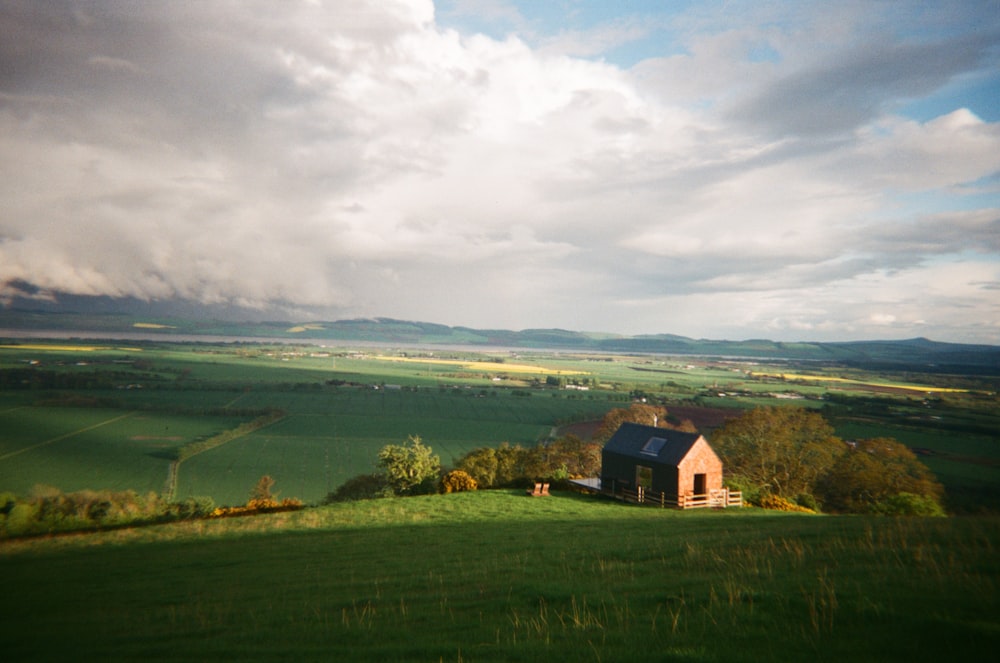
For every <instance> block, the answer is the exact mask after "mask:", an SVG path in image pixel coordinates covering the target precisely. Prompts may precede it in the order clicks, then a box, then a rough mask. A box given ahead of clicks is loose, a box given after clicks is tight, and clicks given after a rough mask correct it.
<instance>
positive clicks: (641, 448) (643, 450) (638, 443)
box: [604, 423, 701, 465]
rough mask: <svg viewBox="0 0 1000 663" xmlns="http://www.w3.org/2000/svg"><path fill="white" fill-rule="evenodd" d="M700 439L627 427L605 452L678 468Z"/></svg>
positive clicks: (643, 427)
mask: <svg viewBox="0 0 1000 663" xmlns="http://www.w3.org/2000/svg"><path fill="white" fill-rule="evenodd" d="M700 438H701V435H699V434H698V433H683V432H681V431H677V430H672V429H670V428H655V427H653V426H643V425H641V424H632V423H624V424H622V425H621V426H620V427H619V428H618V430H617V431H615V434H614V435H612V436H611V439H610V440H608V442H607V444H605V445H604V450H605V451H610V452H612V453H617V454H621V455H623V456H631V457H633V458H639V459H645V460H653V461H658V462H660V463H664V464H666V465H679V464H680V462H681V461H682V460H684V457H685V456H687V454H688V452H689V451H691V447H693V446H694V444H695V442H697V441H698V440H699V439H700Z"/></svg>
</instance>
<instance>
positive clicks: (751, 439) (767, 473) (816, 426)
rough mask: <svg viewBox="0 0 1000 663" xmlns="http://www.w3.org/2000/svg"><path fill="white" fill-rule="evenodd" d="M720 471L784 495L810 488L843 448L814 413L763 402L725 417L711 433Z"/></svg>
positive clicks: (795, 493)
mask: <svg viewBox="0 0 1000 663" xmlns="http://www.w3.org/2000/svg"><path fill="white" fill-rule="evenodd" d="M712 442H713V446H714V447H715V449H716V451H718V453H719V455H720V456H721V458H722V462H723V465H724V467H725V471H726V474H727V475H728V476H730V477H734V478H738V479H739V480H741V481H742V482H747V483H749V484H751V485H753V486H755V487H757V488H759V489H760V490H762V491H763V492H769V493H771V494H774V495H779V496H781V497H786V498H795V497H797V496H798V495H801V494H804V493H805V494H812V492H813V490H814V487H815V485H816V482H817V480H818V479H819V478H820V477H821V476H823V475H824V474H825V473H826V472H827V471H828V470H829V469H830V468H831V467H832V466H833V463H834V461H835V460H836V459H837V457H838V456H839V455H840V454H842V453H843V452H844V450H845V445H844V443H843V442H842V441H841V440H840V439H839V438H837V437H836V436H835V435H834V434H833V428H832V427H831V426H830V424H828V423H827V422H826V420H825V419H824V418H823V417H822V416H821V415H820V414H818V413H816V412H811V411H809V410H805V409H802V408H772V407H764V408H757V409H754V410H750V411H748V412H746V413H745V414H743V415H741V416H740V417H738V418H736V419H732V420H730V421H729V422H728V423H726V425H725V426H723V427H722V428H721V429H719V430H718V431H717V432H716V433H715V435H714V436H713V438H712Z"/></svg>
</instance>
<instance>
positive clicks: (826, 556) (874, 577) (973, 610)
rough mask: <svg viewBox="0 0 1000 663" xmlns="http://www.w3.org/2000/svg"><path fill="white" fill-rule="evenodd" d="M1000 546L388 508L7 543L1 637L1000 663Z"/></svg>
mask: <svg viewBox="0 0 1000 663" xmlns="http://www.w3.org/2000/svg"><path fill="white" fill-rule="evenodd" d="M998 546H1000V520H998V519H997V518H994V517H982V518H947V519H945V518H941V519H921V518H899V519H892V518H867V517H828V516H803V515H789V514H773V513H764V512H760V511H757V510H736V509H729V510H726V511H720V512H711V511H703V512H693V511H689V512H677V511H670V510H660V509H656V508H650V507H636V506H625V505H622V504H620V503H617V502H613V501H608V500H604V499H602V498H597V497H588V496H580V495H570V494H562V493H555V494H554V495H553V496H552V497H551V498H539V499H532V498H527V497H525V496H524V495H522V494H519V493H518V492H514V491H511V492H504V491H495V492H488V493H487V492H484V493H465V494H455V495H438V496H428V497H422V498H408V499H387V500H376V501H370V502H362V503H350V504H338V505H333V506H330V507H322V508H313V509H307V510H304V511H300V512H295V513H285V514H274V515H270V516H260V517H254V518H235V519H223V520H216V521H197V522H185V523H177V524H173V525H164V526H156V527H149V528H142V529H136V530H119V531H114V532H103V533H97V534H89V535H85V536H76V537H62V538H54V539H41V540H34V541H8V542H4V543H0V557H2V559H3V563H4V570H5V577H6V581H5V589H6V591H7V592H8V594H9V595H10V596H12V597H16V606H15V609H13V610H10V611H8V614H7V615H6V617H5V618H4V619H3V620H0V641H2V642H3V643H4V658H5V660H8V661H21V660H25V661H27V660H66V659H73V660H132V659H150V658H155V659H161V660H178V661H180V660H184V661H194V660H220V659H221V660H350V661H379V662H383V661H524V662H532V661H539V662H544V663H549V662H551V661H581V662H585V661H595V662H596V661H625V660H664V661H693V662H705V663H709V662H718V663H734V662H741V661H753V662H755V663H756V662H760V661H837V662H840V661H860V662H867V661H872V662H875V661H878V662H884V661H906V662H907V663H910V662H914V661H938V660H988V657H989V656H990V655H991V654H992V653H993V652H995V651H996V649H997V647H998V646H1000V586H998V580H1000V557H998V556H997V555H996V550H997V548H998Z"/></svg>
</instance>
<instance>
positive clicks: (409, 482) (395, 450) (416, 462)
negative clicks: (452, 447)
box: [378, 435, 441, 495]
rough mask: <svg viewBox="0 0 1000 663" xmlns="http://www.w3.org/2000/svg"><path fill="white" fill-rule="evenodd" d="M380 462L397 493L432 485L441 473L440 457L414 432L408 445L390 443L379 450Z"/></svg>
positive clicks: (387, 480)
mask: <svg viewBox="0 0 1000 663" xmlns="http://www.w3.org/2000/svg"><path fill="white" fill-rule="evenodd" d="M378 465H379V469H380V470H381V472H382V474H384V475H385V479H386V483H387V484H388V485H389V487H391V488H392V490H393V492H394V493H396V494H397V495H408V494H411V493H414V492H417V489H418V488H419V487H420V486H422V485H424V486H430V487H431V488H433V485H434V482H436V481H437V478H438V475H439V474H440V473H441V458H440V457H439V456H436V455H434V451H433V449H431V448H430V447H428V446H425V445H424V443H423V442H422V441H421V440H420V438H419V437H417V436H415V435H411V436H410V437H409V439H408V440H407V441H406V443H405V444H387V445H385V446H384V447H382V450H381V451H379V452H378Z"/></svg>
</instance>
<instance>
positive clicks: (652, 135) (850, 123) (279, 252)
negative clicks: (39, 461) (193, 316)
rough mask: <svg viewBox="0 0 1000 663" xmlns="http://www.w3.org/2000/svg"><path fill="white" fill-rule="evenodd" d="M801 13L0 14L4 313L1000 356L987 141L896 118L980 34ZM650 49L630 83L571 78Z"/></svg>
mask: <svg viewBox="0 0 1000 663" xmlns="http://www.w3.org/2000/svg"><path fill="white" fill-rule="evenodd" d="M489 6H490V11H493V12H495V13H496V15H497V16H501V15H502V16H504V17H505V18H504V19H503V21H504V25H508V26H510V28H511V30H518V29H522V30H526V29H527V28H525V27H524V26H526V25H528V23H529V21H527V20H526V19H525V18H524V16H523V15H522V14H521V13H520V12H519V11H518V9H517V7H516V6H514V5H511V4H507V3H491V4H490V5H489ZM804 7H805V8H802V6H800V5H798V3H795V6H794V7H789V6H787V5H781V6H778V7H777V8H776V9H773V10H772V9H769V8H767V7H758V6H757V5H752V6H749V7H748V8H745V12H746V13H745V17H744V18H745V20H742V21H741V20H734V19H733V18H732V17H727V16H726V15H724V14H723V13H720V12H718V11H714V10H713V9H712V8H711V7H708V8H702V7H699V8H694V9H692V10H690V12H686V13H679V14H674V15H664V16H660V17H658V18H657V20H656V21H655V24H654V23H648V24H643V23H642V22H641V21H640V20H639V19H637V18H635V17H629V16H622V17H615V18H612V19H610V20H609V21H607V22H605V23H599V24H597V25H595V26H593V27H591V28H588V29H586V30H577V29H573V30H563V31H555V32H552V33H550V34H538V33H537V32H535V33H531V34H530V35H529V34H526V35H525V36H523V37H522V36H520V35H519V34H515V33H511V34H507V32H504V33H503V35H502V36H499V37H490V36H486V35H483V34H474V33H468V32H466V33H462V32H459V31H458V30H456V29H452V28H448V27H444V26H443V25H442V24H441V23H439V22H438V20H439V19H436V18H435V11H434V9H435V8H434V6H433V5H432V4H431V3H430V2H402V1H401V2H397V3H392V4H387V3H374V2H364V1H362V0H352V1H351V2H346V3H345V2H338V3H330V4H324V3H298V4H288V5H286V6H283V10H282V12H280V14H278V13H276V12H275V11H274V10H273V8H271V7H270V5H266V4H264V5H256V4H253V3H247V4H241V5H238V6H228V5H227V6H223V5H215V4H211V3H209V4H203V5H189V4H183V5H176V4H172V3H166V4H144V5H142V6H141V7H139V8H137V9H135V10H134V11H129V12H119V11H118V10H117V9H116V5H108V4H102V3H95V4H85V5H81V7H80V8H78V11H77V12H76V14H74V13H72V12H69V11H64V10H61V9H59V8H58V7H57V6H52V5H5V6H4V7H3V8H2V9H0V12H3V16H2V17H0V18H3V20H0V26H5V27H3V28H0V60H3V61H5V62H10V63H11V65H12V66H11V67H10V68H8V70H7V71H8V72H17V75H13V74H10V73H8V74H7V75H5V77H0V175H2V177H0V196H2V197H3V200H4V201H5V209H4V213H3V215H2V216H0V284H4V283H6V284H7V285H6V286H3V285H0V291H3V296H4V297H6V298H8V299H9V298H10V296H12V293H15V292H20V291H21V290H24V284H26V283H27V284H32V285H33V286H37V287H38V288H41V289H43V290H42V292H41V293H36V295H33V296H46V294H45V291H49V290H50V291H54V292H60V291H62V292H69V293H76V294H94V295H96V294H104V295H111V296H115V297H122V296H133V297H139V298H142V299H148V300H168V299H172V298H183V299H190V300H196V301H201V302H206V303H235V304H240V305H248V306H253V307H260V308H273V307H284V308H299V309H305V308H311V309H312V310H314V311H316V312H317V314H318V315H331V316H333V315H338V316H339V315H387V316H397V317H410V318H421V319H427V320H433V321H440V322H446V323H450V324H463V325H470V326H485V327H512V328H521V327H540V326H560V327H567V328H576V329H595V330H608V331H620V332H625V333H656V332H674V333H685V334H688V335H693V336H708V337H712V336H722V335H725V336H729V337H748V336H764V335H773V336H779V337H785V338H795V337H800V336H808V337H817V338H819V337H824V338H830V339H836V338H847V337H855V338H856V337H864V336H872V335H874V336H880V337H881V336H887V335H888V336H893V337H897V336H912V335H916V334H915V331H917V330H920V333H928V334H930V333H932V332H933V333H935V334H938V336H939V337H941V338H947V339H955V340H987V341H990V342H1000V329H998V328H997V327H996V326H995V325H993V324H992V320H995V319H997V318H998V316H996V313H997V311H996V304H995V299H996V297H995V292H996V290H995V287H996V286H995V284H996V283H997V282H998V281H1000V275H998V274H997V270H996V264H997V263H998V262H1000V261H998V260H997V258H998V254H1000V247H998V245H997V241H998V240H997V237H998V236H1000V233H998V232H997V230H998V223H1000V220H998V219H1000V215H998V213H997V210H998V209H1000V200H998V196H997V189H996V187H995V185H989V184H988V182H990V181H991V179H990V178H995V174H996V173H997V172H998V171H1000V156H998V155H1000V126H998V124H997V122H995V121H992V120H989V119H985V118H980V117H977V116H976V115H975V114H974V113H972V112H971V111H969V110H966V109H965V105H964V104H962V103H961V100H958V101H956V104H955V106H954V107H953V108H952V109H951V110H950V111H949V112H948V113H946V114H944V115H942V116H940V117H937V118H934V119H931V120H923V121H919V120H916V119H910V118H906V117H904V116H902V115H900V114H898V109H899V108H900V106H901V104H902V102H903V101H904V100H908V99H911V98H913V97H914V96H915V95H916V96H919V95H921V94H926V93H929V92H932V91H934V90H936V89H938V88H940V87H941V86H942V85H943V84H944V83H945V82H946V81H948V80H951V79H952V78H954V77H955V76H959V75H962V74H963V72H975V71H979V68H981V67H982V66H983V65H982V62H983V60H984V58H987V57H988V55H986V54H988V53H989V52H991V51H990V48H995V43H996V40H995V39H994V40H993V41H992V42H991V41H989V39H988V38H987V37H984V36H983V34H992V33H988V32H987V33H976V34H975V35H973V34H972V33H970V32H968V31H964V32H963V30H964V29H965V28H963V27H962V26H963V25H966V24H965V23H961V22H960V21H959V22H958V23H956V24H955V25H951V27H950V28H949V30H950V31H949V33H948V34H942V35H940V36H937V37H935V38H934V39H932V40H928V41H925V42H922V41H919V40H917V41H914V39H913V38H912V37H910V36H908V34H909V32H912V30H911V29H910V28H912V27H913V26H914V25H918V24H919V20H918V18H908V19H907V21H911V23H906V22H905V21H904V23H906V26H907V30H902V29H900V30H898V31H896V32H892V31H890V32H888V33H886V34H887V35H888V36H883V37H881V38H882V39H883V40H885V42H886V43H884V44H878V43H876V42H874V41H873V37H872V35H873V34H874V30H875V28H876V27H878V28H885V27H886V25H889V24H888V23H886V22H885V20H881V21H875V22H874V23H873V24H869V23H868V22H866V21H865V20H864V18H865V17H864V13H865V12H864V11H863V7H859V6H858V5H853V4H845V5H838V7H837V8H835V9H826V8H824V7H823V6H821V5H806V6H804ZM465 9H467V7H464V5H462V3H457V4H455V5H454V6H449V8H448V11H449V12H450V13H451V14H452V15H456V14H461V13H462V11H464V10H465ZM831 11H835V12H837V14H838V15H837V17H833V16H831V15H830V14H829V12H831ZM81 12H82V13H81ZM886 15H888V13H887V14H886ZM834 18H837V20H833V19H834ZM498 20H499V19H498ZM955 20H956V21H957V20H958V19H955ZM51 25H64V26H72V28H73V32H72V34H73V38H72V39H67V38H66V37H65V34H66V32H65V30H50V29H49V28H48V27H47V26H51ZM532 25H533V26H534V27H532V28H531V29H533V30H537V29H538V28H537V26H538V24H537V23H534V24H532ZM956 25H957V26H958V27H955V26H956ZM927 27H928V29H930V30H933V29H934V27H933V25H928V26H927ZM655 30H659V31H661V32H662V31H665V32H664V34H665V35H667V36H666V37H665V38H669V41H670V43H669V46H665V48H666V49H667V51H666V52H665V54H664V56H663V57H662V58H656V59H651V60H647V61H646V62H643V63H640V64H639V65H637V66H636V67H634V68H633V69H632V70H629V71H626V70H623V69H621V68H619V67H617V66H615V65H612V64H609V63H608V62H604V61H601V59H600V58H597V59H593V60H587V59H579V58H577V57H573V55H574V54H577V55H586V56H588V57H589V56H595V55H598V56H599V55H600V54H601V53H602V52H604V51H606V50H608V49H613V48H616V47H618V46H619V45H621V44H623V43H627V42H628V41H630V40H634V39H637V38H640V37H642V38H649V36H650V35H651V34H653V31H655ZM679 46H680V47H682V50H683V51H684V52H683V54H680V55H678V54H677V51H678V47H679ZM813 46H814V47H813ZM949 48H951V49H953V51H954V52H951V53H948V54H947V57H944V56H943V55H942V54H943V53H945V51H947V50H948V49H949ZM760 53H764V55H765V57H759V54H760ZM845 54H850V55H851V57H846V58H845ZM984 182H986V183H987V184H983V183H984ZM991 186H992V188H991ZM908 196H909V198H908ZM913 196H919V197H921V198H919V200H918V199H914V198H913ZM920 203H926V205H925V206H924V207H925V208H922V207H920ZM918 294H919V296H918ZM991 316H992V317H991Z"/></svg>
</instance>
